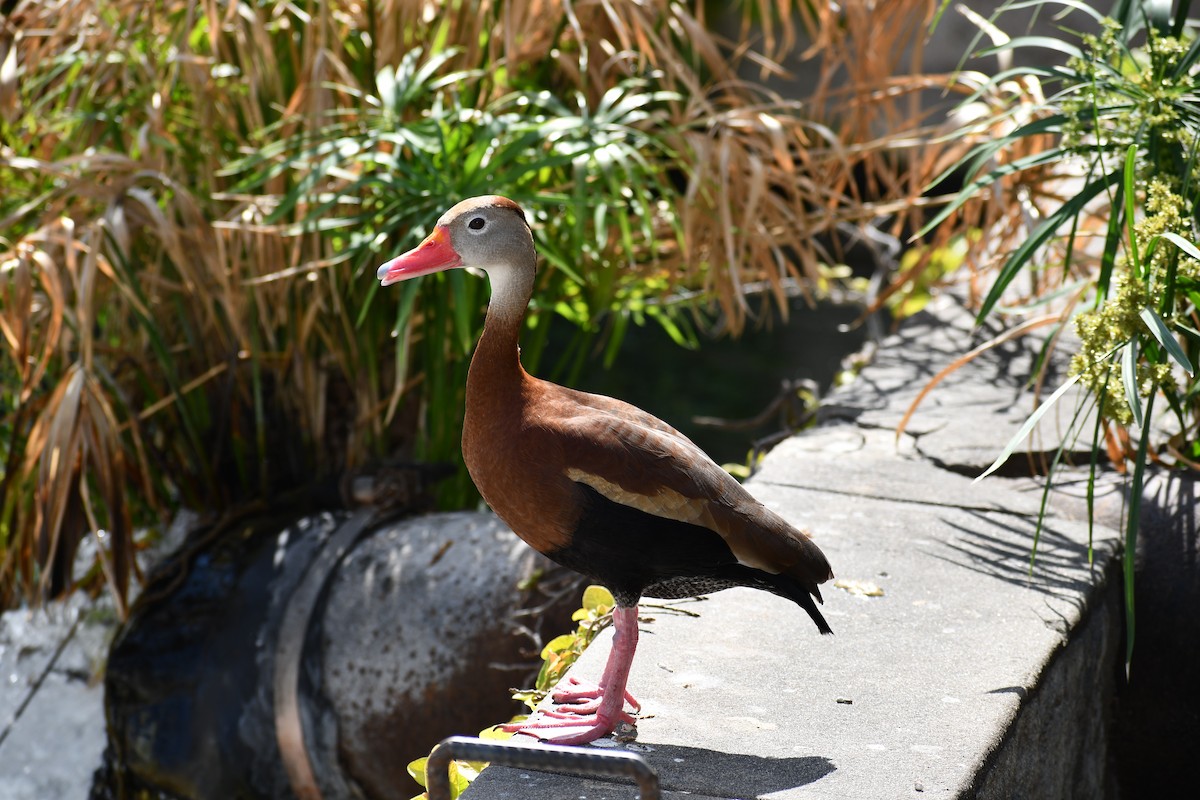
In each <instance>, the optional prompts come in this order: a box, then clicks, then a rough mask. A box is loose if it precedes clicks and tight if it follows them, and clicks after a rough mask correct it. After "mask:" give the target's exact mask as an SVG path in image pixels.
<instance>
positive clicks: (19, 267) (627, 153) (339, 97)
mask: <svg viewBox="0 0 1200 800" xmlns="http://www.w3.org/2000/svg"><path fill="white" fill-rule="evenodd" d="M854 6H855V4H850V10H849V11H848V12H846V13H839V12H838V11H837V9H835V8H834V7H832V6H825V5H823V4H810V3H806V2H792V1H791V0H746V1H745V2H743V3H741V4H739V5H738V6H736V7H734V8H727V7H726V5H725V4H722V3H709V4H704V3H701V4H695V3H690V2H687V3H685V2H678V1H677V0H652V1H651V2H633V1H632V0H609V1H608V2H567V1H566V0H530V1H529V2H521V3H516V2H501V1H500V0H494V1H489V0H475V1H467V0H464V1H463V2H436V1H435V0H421V1H420V2H418V1H416V0H367V1H366V2H352V3H350V2H330V3H315V2H313V3H304V2H301V3H294V2H292V3H282V2H273V1H271V0H261V1H260V2H228V3H218V2H201V1H200V0H177V1H176V2H162V3H152V4H146V3H138V2H128V1H127V0H88V1H86V2H85V1H82V0H60V1H59V2H24V1H23V0H17V1H16V2H8V3H5V6H4V11H5V12H6V16H5V17H3V18H2V24H0V142H2V143H3V145H2V147H0V184H2V185H3V191H2V192H0V294H2V295H3V301H2V311H0V334H2V340H3V357H2V360H0V381H2V383H0V386H2V389H0V392H2V397H0V409H2V411H0V459H2V462H3V464H4V467H3V469H4V472H3V478H2V479H0V605H5V604H11V603H12V602H14V601H16V600H17V599H19V598H21V597H31V596H35V595H38V594H42V593H45V592H47V591H49V592H57V591H58V590H60V589H62V588H64V587H65V586H66V585H67V584H68V583H69V581H70V578H71V565H72V563H73V558H74V554H75V551H76V549H77V546H78V543H79V541H80V539H81V538H82V537H84V536H95V537H96V541H97V544H98V545H99V546H98V547H97V548H96V553H97V557H96V560H95V563H94V565H93V567H92V573H91V575H90V578H91V580H92V581H93V584H95V583H96V582H100V581H103V582H107V584H108V585H109V586H111V588H112V589H113V590H114V592H115V594H116V595H117V596H118V597H124V596H125V592H126V589H127V587H128V584H129V582H130V579H131V570H132V569H133V566H132V565H133V560H132V557H131V555H132V553H133V551H134V548H135V542H134V541H133V531H134V530H135V528H138V529H140V527H141V526H149V527H150V528H153V527H154V526H155V525H157V524H158V523H159V522H160V521H161V520H164V519H166V518H168V517H169V515H170V514H171V513H172V511H173V510H174V509H177V508H179V507H181V506H186V507H189V508H192V509H197V510H200V511H201V512H203V513H205V514H220V513H222V512H224V511H226V510H228V509H230V508H231V507H233V506H235V505H237V504H238V503H243V502H246V501H248V500H250V499H255V498H267V499H269V498H271V497H273V496H277V495H278V494H279V493H280V492H281V491H284V490H285V489H288V488H292V487H296V486H299V485H303V484H304V483H306V482H308V481H311V480H314V479H316V478H319V477H322V476H330V475H333V476H336V475H339V474H342V473H344V472H345V471H347V470H351V469H354V468H357V467H360V466H362V465H364V464H366V463H368V462H370V461H372V460H377V459H384V458H392V459H400V460H420V461H449V462H455V463H457V461H458V459H459V454H458V436H459V429H460V418H459V417H460V415H461V410H462V398H461V393H462V389H463V383H464V380H465V373H466V367H467V364H468V356H469V352H470V350H471V347H472V345H473V342H474V339H475V336H476V334H477V333H478V329H479V327H480V325H481V323H482V319H483V315H482V313H481V312H482V309H483V307H484V305H485V303H486V288H485V285H484V283H483V282H481V281H477V280H475V279H473V278H472V277H471V276H468V275H465V274H463V273H461V272H454V273H450V274H447V275H445V276H439V277H438V278H436V279H426V280H423V281H420V282H414V283H411V284H405V285H404V286H402V287H400V288H399V289H397V290H395V291H394V292H393V293H392V294H391V295H389V296H388V297H387V298H386V300H384V299H382V298H381V297H378V296H377V284H376V282H375V280H374V279H373V276H374V269H375V266H376V265H377V264H378V263H379V262H380V261H381V259H383V258H385V257H388V256H390V255H392V254H395V253H397V252H400V251H402V250H403V249H406V248H408V247H410V246H411V245H412V244H414V243H415V242H416V241H418V240H419V239H420V238H421V237H422V236H423V235H424V234H425V233H426V232H427V231H428V230H429V229H430V228H431V226H432V223H433V222H434V220H436V219H437V217H438V216H439V215H440V213H441V212H442V211H443V210H444V209H445V208H447V207H448V206H450V205H451V204H453V203H454V202H456V201H458V200H459V199H462V198H464V197H467V196H471V195H475V194H483V193H498V194H505V195H508V196H510V197H512V198H514V199H515V200H517V201H518V202H520V203H522V204H523V205H524V206H525V207H526V208H527V209H528V210H529V211H530V213H531V215H532V217H533V222H534V227H535V232H536V236H537V240H538V245H539V248H540V251H541V252H542V254H543V256H544V262H545V268H544V269H543V270H542V272H541V275H540V278H539V285H538V287H537V291H536V301H535V305H534V306H533V308H532V309H531V314H530V317H529V323H528V324H529V330H528V331H527V332H526V335H525V337H524V354H525V359H526V362H527V365H528V367H529V368H530V369H531V370H534V369H536V370H538V371H539V372H540V373H541V374H543V375H546V376H548V377H558V378H560V379H570V378H571V376H573V375H578V373H579V371H580V370H581V369H582V368H583V367H584V366H585V365H593V364H595V363H597V361H598V360H599V359H601V358H605V356H606V355H607V360H609V361H611V359H612V357H613V356H614V354H615V353H616V351H617V346H618V345H619V343H620V341H621V338H622V336H623V334H624V332H625V331H626V330H627V329H628V327H629V325H630V323H631V322H633V323H635V324H643V323H656V324H658V325H660V326H662V328H663V329H664V330H665V331H666V332H667V333H668V334H669V335H670V337H671V338H672V339H674V340H675V341H677V342H678V343H679V344H681V345H690V346H694V345H695V344H696V343H697V342H698V341H699V340H700V339H701V338H702V337H704V336H708V335H711V334H713V333H719V332H732V333H736V332H738V331H740V330H741V329H742V327H743V326H744V325H745V324H746V322H747V321H748V320H757V321H760V322H761V321H762V320H763V319H769V318H770V316H771V314H772V309H774V310H775V311H781V310H783V311H785V310H786V307H787V306H786V298H787V294H788V287H789V286H794V285H796V282H797V281H800V282H802V283H803V282H805V281H808V282H812V281H814V280H818V279H819V278H820V277H821V274H822V273H821V265H823V264H832V263H836V262H837V260H838V257H837V253H836V252H835V251H831V250H829V249H828V248H830V247H833V246H834V243H835V242H836V241H837V240H838V237H837V236H835V235H834V234H836V233H837V231H838V230H839V228H840V229H842V230H843V231H844V230H848V229H849V228H851V227H853V226H856V225H861V224H865V223H868V222H871V221H873V220H876V219H879V218H881V215H887V216H886V219H887V220H888V224H889V225H891V226H892V227H893V232H894V233H898V232H899V231H900V230H901V229H902V228H903V227H905V226H908V227H909V228H910V229H911V227H912V225H913V224H914V223H913V221H912V220H910V219H908V209H907V207H905V206H903V205H896V204H895V203H894V202H893V203H892V206H891V207H890V208H884V207H882V206H881V205H880V204H879V201H880V199H881V198H886V199H888V200H891V201H895V200H896V199H897V198H898V197H900V196H903V195H905V194H914V193H919V189H920V187H921V186H922V185H923V180H924V179H926V178H927V177H928V176H929V175H931V174H932V172H931V170H932V169H933V166H934V164H933V161H931V160H930V159H929V158H928V157H927V156H926V155H925V154H924V150H923V149H922V148H921V147H919V146H916V145H910V146H909V147H908V148H907V151H906V150H905V148H899V149H896V148H888V147H885V146H884V144H883V142H882V140H880V139H878V137H877V133H878V131H880V130H882V129H883V127H884V125H883V123H884V121H889V120H892V121H894V120H895V119H897V118H904V119H907V120H910V124H909V125H908V126H907V128H906V129H907V130H914V129H916V128H917V127H919V126H920V124H921V121H920V120H921V115H920V114H919V113H918V114H917V115H916V116H915V117H913V116H911V112H912V111H913V109H916V108H917V106H915V105H912V104H911V103H909V102H908V99H907V98H908V97H909V95H910V93H911V92H914V91H916V90H917V89H918V88H919V87H918V86H917V85H916V84H914V87H913V88H911V89H909V88H906V87H903V86H901V85H900V84H898V83H897V81H896V80H895V77H894V76H895V74H896V73H897V69H898V66H897V65H898V59H899V58H900V53H901V52H902V51H903V49H904V42H901V41H892V42H890V43H886V42H880V41H879V38H880V37H881V36H882V37H885V38H887V37H889V36H893V37H899V36H902V35H903V36H909V37H911V36H913V35H914V34H916V33H919V31H920V30H921V25H920V20H925V19H927V18H928V17H929V14H930V12H931V11H932V9H933V7H934V3H932V2H928V1H927V0H919V1H918V0H902V1H901V2H895V3H889V4H886V6H885V7H881V8H879V9H877V10H876V11H875V12H873V14H864V13H861V10H855V9H854ZM889 20H891V21H892V23H893V24H892V25H891V28H890V30H889V27H888V21H889ZM804 31H807V32H808V37H807V39H806V40H805V43H804V46H805V47H808V48H811V50H810V51H809V52H810V53H819V54H820V56H821V71H822V74H823V75H832V74H834V73H837V72H840V73H841V74H843V75H845V74H848V75H850V76H851V78H852V80H853V81H854V82H855V86H854V88H853V89H852V91H851V92H850V93H849V94H844V92H845V90H844V89H840V90H838V91H841V92H843V94H842V95H840V96H834V94H833V92H834V90H833V89H832V88H831V86H832V84H831V83H830V82H829V81H828V80H825V79H822V80H820V81H818V82H817V83H816V85H814V86H813V87H810V88H811V89H812V94H813V97H812V98H808V99H807V100H806V102H805V103H801V102H797V101H795V100H792V99H785V98H782V97H780V96H777V95H775V94H773V93H772V92H771V91H769V90H767V89H765V88H763V86H762V85H761V84H760V83H759V79H766V78H769V77H771V76H779V75H781V74H782V72H781V69H780V68H779V67H778V66H777V65H776V62H777V61H778V60H779V59H781V58H783V57H785V56H787V55H789V54H795V53H797V52H798V49H799V47H800V41H799V39H798V38H797V34H798V33H799V32H804ZM866 42H870V45H869V46H864V43H866ZM864 54H866V57H864ZM885 90H886V91H885ZM899 105H908V106H909V107H908V108H907V109H906V111H905V114H904V115H900V114H899V112H898V111H897V107H898V106H899ZM833 107H836V108H837V109H838V112H837V113H836V114H832V115H830V114H827V115H826V116H825V117H824V118H821V119H813V118H810V116H808V114H807V112H808V111H809V109H829V108H833ZM847 142H853V143H854V145H853V146H848V145H847V144H846V143H847ZM914 164H917V165H918V167H919V168H917V169H914V168H913V165H914ZM872 201H874V202H875V205H872ZM885 205H886V204H885ZM914 208H919V204H918V205H917V206H914ZM749 285H754V286H755V287H757V288H758V293H757V294H755V293H752V292H749V291H747V290H746V287H747V286H749ZM556 318H557V319H559V320H566V321H568V322H569V323H570V325H571V330H572V331H573V333H572V334H571V338H570V340H569V341H568V342H567V343H566V344H565V345H562V346H561V347H559V348H558V349H557V351H556V352H557V353H558V355H557V356H556V358H555V359H554V362H555V363H552V364H539V360H540V357H541V355H542V354H543V352H544V349H545V345H546V341H547V333H548V331H549V328H550V324H549V323H550V321H551V320H552V319H556ZM473 500H474V495H473V490H472V489H471V486H470V483H469V480H468V479H467V477H466V475H465V473H464V472H463V471H462V470H461V469H459V470H458V473H457V475H456V477H455V478H453V479H452V480H450V481H448V482H447V483H446V484H445V485H443V486H442V487H441V490H440V498H439V502H440V503H441V504H442V505H443V506H446V507H453V506H462V505H465V504H470V503H471V502H473Z"/></svg>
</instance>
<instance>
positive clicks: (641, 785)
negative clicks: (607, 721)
mask: <svg viewBox="0 0 1200 800" xmlns="http://www.w3.org/2000/svg"><path fill="white" fill-rule="evenodd" d="M455 758H457V759H462V760H463V761H489V762H491V763H493V764H504V765H505V766H509V767H519V768H521V769H532V770H537V771H539V772H549V771H554V772H571V773H574V774H576V775H582V776H586V777H590V778H622V777H627V778H632V779H633V781H634V782H635V783H636V784H637V786H638V796H639V797H640V798H641V800H660V798H661V794H660V792H659V788H658V774H657V773H655V771H654V770H653V768H651V766H650V765H649V764H647V763H646V761H645V759H643V758H642V757H641V756H639V755H638V754H637V753H630V752H629V751H627V750H598V749H596V748H594V747H567V746H565V745H561V744H540V743H534V742H517V741H514V740H512V739H476V738H474V737H471V736H451V737H450V738H448V739H443V740H442V741H441V742H440V743H439V744H438V746H437V747H435V748H433V752H432V753H430V754H429V760H428V761H426V762H425V780H426V783H427V786H426V787H425V788H426V789H427V790H428V792H429V800H450V761H451V760H452V759H455Z"/></svg>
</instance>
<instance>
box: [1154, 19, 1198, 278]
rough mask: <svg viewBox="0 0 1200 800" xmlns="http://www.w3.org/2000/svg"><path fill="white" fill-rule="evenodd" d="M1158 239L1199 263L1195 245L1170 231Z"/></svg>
mask: <svg viewBox="0 0 1200 800" xmlns="http://www.w3.org/2000/svg"><path fill="white" fill-rule="evenodd" d="M1197 41H1200V37H1198V38H1197ZM1158 238H1160V239H1166V240H1167V241H1168V242H1170V243H1171V244H1173V245H1175V246H1176V247H1178V248H1179V249H1180V250H1182V251H1183V252H1185V253H1187V254H1188V255H1189V256H1191V257H1192V258H1194V259H1196V260H1197V261H1200V248H1197V247H1196V245H1194V244H1192V243H1191V242H1189V241H1188V240H1187V239H1185V238H1183V237H1182V236H1180V235H1179V234H1177V233H1172V232H1171V231H1167V232H1166V233H1163V234H1161V235H1160V236H1159V237H1158Z"/></svg>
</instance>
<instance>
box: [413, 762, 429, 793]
mask: <svg viewBox="0 0 1200 800" xmlns="http://www.w3.org/2000/svg"><path fill="white" fill-rule="evenodd" d="M427 761H429V758H428V757H425V758H418V759H416V760H415V761H410V762H408V774H409V775H411V776H412V779H413V780H414V781H416V782H417V783H418V784H420V786H421V788H422V789H424V788H427V787H426V785H425V762H427Z"/></svg>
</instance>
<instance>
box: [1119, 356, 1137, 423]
mask: <svg viewBox="0 0 1200 800" xmlns="http://www.w3.org/2000/svg"><path fill="white" fill-rule="evenodd" d="M1137 362H1138V348H1137V338H1136V337H1135V338H1133V339H1130V340H1129V341H1128V342H1126V343H1125V346H1124V347H1122V348H1121V383H1122V385H1123V386H1124V387H1125V401H1126V402H1127V403H1128V404H1129V410H1130V411H1132V412H1133V421H1134V422H1135V423H1136V424H1137V426H1138V427H1139V428H1140V427H1141V426H1142V395H1141V392H1139V391H1138V379H1137Z"/></svg>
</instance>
